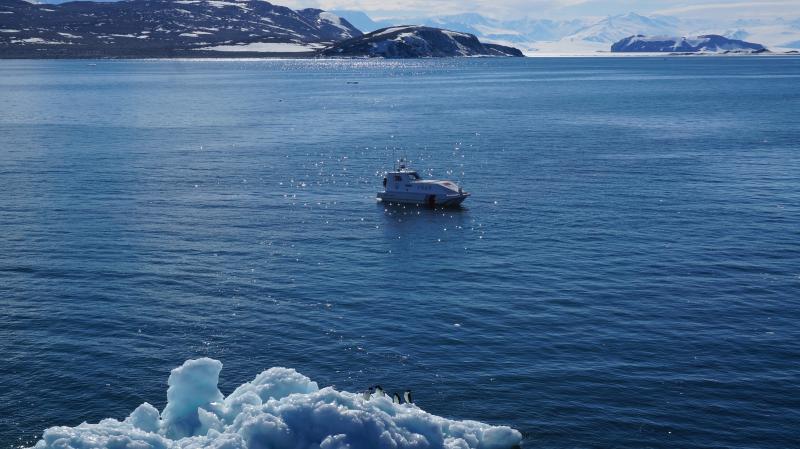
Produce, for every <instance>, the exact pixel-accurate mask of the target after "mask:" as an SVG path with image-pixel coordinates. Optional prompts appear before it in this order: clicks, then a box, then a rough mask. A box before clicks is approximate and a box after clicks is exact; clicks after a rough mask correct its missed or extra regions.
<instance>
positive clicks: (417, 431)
mask: <svg viewBox="0 0 800 449" xmlns="http://www.w3.org/2000/svg"><path fill="white" fill-rule="evenodd" d="M221 370H222V363H221V362H220V361H218V360H214V359H210V358H200V359H193V360H187V361H186V362H185V363H184V364H183V365H182V366H180V367H178V368H175V369H173V370H172V372H171V374H170V376H169V380H168V382H167V383H168V389H167V405H166V407H165V408H164V410H163V411H161V412H159V411H158V409H156V408H155V407H154V406H152V405H150V404H149V403H146V402H145V403H144V404H142V405H140V406H139V407H137V408H136V409H135V410H134V411H133V412H132V413H131V414H130V415H129V416H128V417H127V418H125V419H124V420H122V421H119V420H116V419H113V418H106V419H104V420H102V421H100V422H99V423H97V424H88V423H83V424H80V425H78V426H75V427H68V426H57V427H51V428H49V429H47V430H45V431H44V434H43V436H42V439H41V440H39V441H38V442H37V443H36V445H35V446H34V448H35V449H56V448H57V449H89V448H91V449H201V448H203V449H205V448H210V449H268V448H269V449H289V448H291V449H305V448H308V449H377V448H387V449H388V448H391V449H406V448H408V449H411V448H414V449H423V448H443V449H507V448H511V447H514V446H517V445H518V444H519V443H520V441H521V439H522V435H521V434H520V433H519V432H518V431H517V430H514V429H512V428H510V427H506V426H492V425H489V424H484V423H481V422H477V421H469V420H465V421H458V420H451V419H447V418H443V417H440V416H435V415H432V414H430V413H427V412H425V411H424V410H422V409H421V408H419V407H417V406H416V405H415V404H395V403H393V402H392V401H391V399H389V398H388V397H387V396H381V397H377V396H373V397H371V398H369V399H364V397H363V396H362V394H360V393H351V392H347V391H337V390H336V389H334V388H332V387H325V388H322V389H320V388H319V386H318V385H317V383H316V382H314V381H312V380H311V379H309V378H308V377H306V376H304V375H302V374H300V373H298V372H297V371H295V370H293V369H290V368H280V367H276V368H270V369H268V370H266V371H263V372H262V373H261V374H259V375H257V376H256V377H255V378H254V379H253V380H252V381H250V382H247V383H244V384H242V385H240V386H239V387H237V388H236V389H235V390H234V391H233V392H232V393H231V394H229V395H228V396H227V397H226V396H223V394H222V393H221V392H220V390H219V388H218V381H219V373H220V371H221Z"/></svg>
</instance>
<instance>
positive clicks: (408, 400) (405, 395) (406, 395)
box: [403, 390, 414, 404]
mask: <svg viewBox="0 0 800 449" xmlns="http://www.w3.org/2000/svg"><path fill="white" fill-rule="evenodd" d="M403 400H404V401H406V404H413V403H414V401H413V400H412V399H411V390H406V391H405V392H403Z"/></svg>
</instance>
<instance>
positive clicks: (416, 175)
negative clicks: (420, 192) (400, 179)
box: [408, 173, 422, 179]
mask: <svg viewBox="0 0 800 449" xmlns="http://www.w3.org/2000/svg"><path fill="white" fill-rule="evenodd" d="M408 175H409V176H411V179H422V178H420V177H419V175H418V174H416V173H409V174H408Z"/></svg>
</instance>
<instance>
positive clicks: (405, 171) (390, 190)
mask: <svg viewBox="0 0 800 449" xmlns="http://www.w3.org/2000/svg"><path fill="white" fill-rule="evenodd" d="M383 187H384V190H383V192H378V200H379V201H382V202H384V203H409V204H421V205H425V206H430V207H454V206H458V205H460V204H461V203H462V202H464V200H465V199H467V198H468V197H469V196H470V194H469V193H468V192H465V191H464V190H463V189H462V188H461V186H459V185H458V184H456V183H455V182H453V181H440V180H436V179H422V177H421V176H420V175H419V173H417V171H416V170H412V169H410V168H408V167H407V166H406V164H405V162H404V161H403V160H401V161H400V164H399V167H397V168H395V169H394V170H392V171H390V172H387V173H386V176H385V177H384V178H383Z"/></svg>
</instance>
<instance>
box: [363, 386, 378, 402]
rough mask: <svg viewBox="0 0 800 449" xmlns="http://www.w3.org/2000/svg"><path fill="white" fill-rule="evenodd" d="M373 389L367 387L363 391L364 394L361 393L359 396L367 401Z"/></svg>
mask: <svg viewBox="0 0 800 449" xmlns="http://www.w3.org/2000/svg"><path fill="white" fill-rule="evenodd" d="M373 391H375V389H374V388H372V387H369V388H368V389H366V390H365V391H364V394H363V395H361V397H362V398H363V399H364V400H365V401H369V398H370V397H372V392H373Z"/></svg>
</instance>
